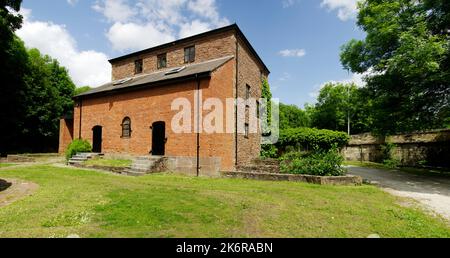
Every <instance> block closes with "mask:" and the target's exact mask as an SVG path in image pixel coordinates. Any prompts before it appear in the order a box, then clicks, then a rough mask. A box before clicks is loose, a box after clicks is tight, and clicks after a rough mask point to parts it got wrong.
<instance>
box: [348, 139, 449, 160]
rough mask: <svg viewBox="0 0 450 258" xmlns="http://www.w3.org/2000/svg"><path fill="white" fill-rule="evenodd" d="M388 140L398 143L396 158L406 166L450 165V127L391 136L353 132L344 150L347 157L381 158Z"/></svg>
mask: <svg viewBox="0 0 450 258" xmlns="http://www.w3.org/2000/svg"><path fill="white" fill-rule="evenodd" d="M384 143H393V144H395V148H394V149H393V158H395V159H397V160H399V161H400V162H401V164H402V165H404V166H418V165H427V166H434V167H450V130H434V131H428V132H414V133H408V134H399V135H393V136H387V137H375V136H373V135H370V134H360V135H353V136H352V137H351V140H350V142H349V144H348V145H347V146H346V147H345V148H344V149H343V150H342V152H343V155H344V157H345V158H346V159H347V160H352V161H372V162H381V161H382V159H383V155H382V145H383V144H384ZM425 161H426V162H425Z"/></svg>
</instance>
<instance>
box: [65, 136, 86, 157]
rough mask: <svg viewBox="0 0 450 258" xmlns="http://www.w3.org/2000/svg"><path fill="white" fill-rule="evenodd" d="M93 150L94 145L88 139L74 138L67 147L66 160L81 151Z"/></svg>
mask: <svg viewBox="0 0 450 258" xmlns="http://www.w3.org/2000/svg"><path fill="white" fill-rule="evenodd" d="M91 151H92V146H91V144H90V143H89V142H88V141H86V140H79V139H76V140H73V141H72V142H71V143H70V144H69V146H68V147H67V150H66V160H69V159H70V158H72V157H73V156H74V155H75V154H77V153H79V152H91Z"/></svg>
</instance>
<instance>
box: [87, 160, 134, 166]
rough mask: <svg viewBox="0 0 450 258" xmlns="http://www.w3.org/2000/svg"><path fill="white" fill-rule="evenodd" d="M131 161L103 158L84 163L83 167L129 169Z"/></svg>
mask: <svg viewBox="0 0 450 258" xmlns="http://www.w3.org/2000/svg"><path fill="white" fill-rule="evenodd" d="M131 163H132V161H131V160H128V159H104V158H94V159H90V160H88V161H85V162H84V164H85V165H97V166H106V167H129V166H131Z"/></svg>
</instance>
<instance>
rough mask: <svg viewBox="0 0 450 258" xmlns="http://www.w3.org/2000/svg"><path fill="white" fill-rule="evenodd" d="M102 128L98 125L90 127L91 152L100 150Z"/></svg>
mask: <svg viewBox="0 0 450 258" xmlns="http://www.w3.org/2000/svg"><path fill="white" fill-rule="evenodd" d="M102 129H103V128H102V127H101V126H99V125H97V126H94V128H92V152H95V153H101V152H102Z"/></svg>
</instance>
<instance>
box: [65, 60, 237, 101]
mask: <svg viewBox="0 0 450 258" xmlns="http://www.w3.org/2000/svg"><path fill="white" fill-rule="evenodd" d="M232 58H234V56H227V57H222V58H218V59H213V60H208V61H206V62H202V63H196V64H191V65H186V66H185V67H184V69H182V70H181V71H179V72H177V73H172V74H167V72H168V71H170V70H172V69H175V68H170V69H166V70H164V71H158V72H154V73H150V74H141V75H137V76H134V77H130V78H125V79H122V80H117V81H113V82H109V83H107V84H104V85H102V86H100V87H97V88H93V89H91V90H89V91H87V92H84V93H82V94H79V95H76V96H75V97H74V98H80V97H84V96H90V95H95V94H101V93H112V92H117V91H124V90H130V89H135V88H139V87H151V86H156V85H161V84H164V83H172V82H180V81H185V80H189V79H195V78H196V77H209V76H211V72H213V71H215V70H216V69H217V68H219V67H221V66H222V65H224V64H225V63H226V62H228V61H229V60H231V59H232ZM178 68H181V67H178Z"/></svg>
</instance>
